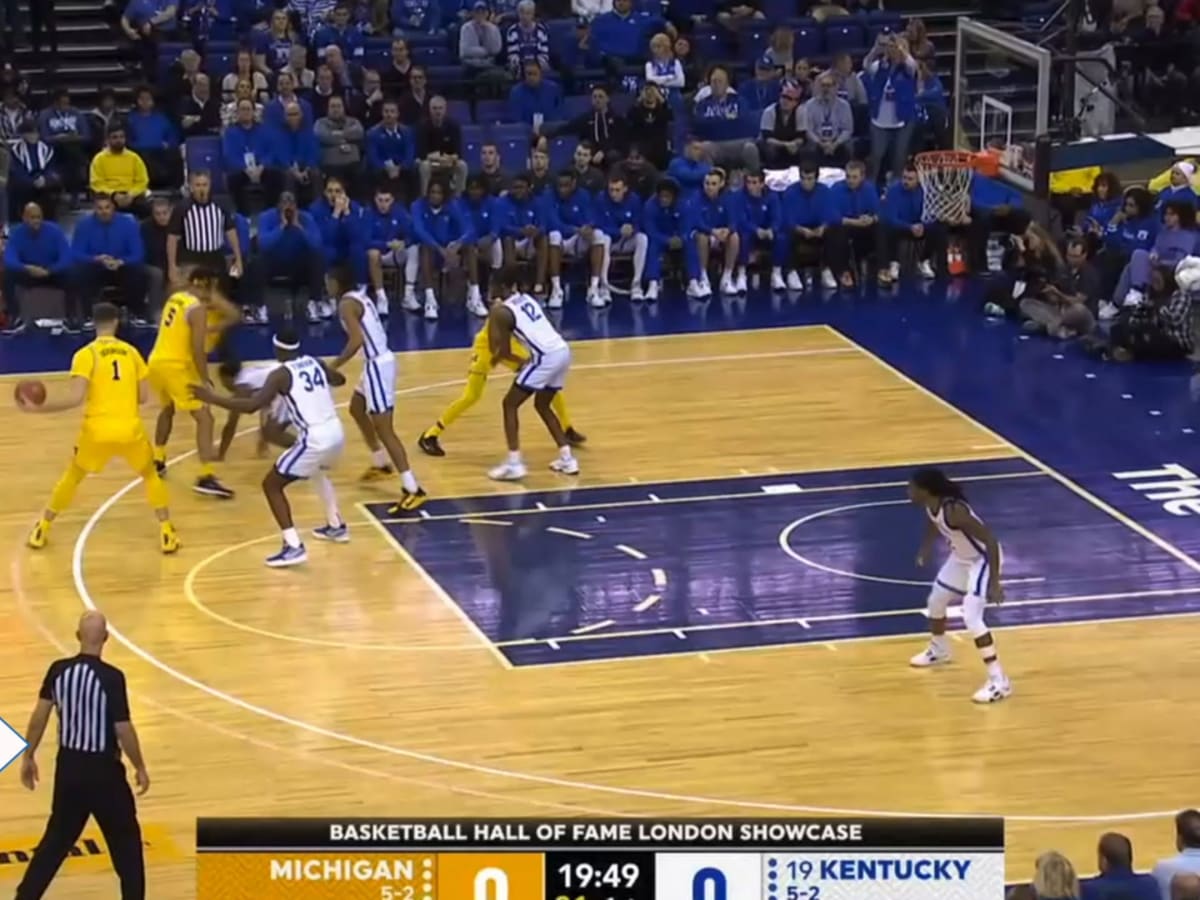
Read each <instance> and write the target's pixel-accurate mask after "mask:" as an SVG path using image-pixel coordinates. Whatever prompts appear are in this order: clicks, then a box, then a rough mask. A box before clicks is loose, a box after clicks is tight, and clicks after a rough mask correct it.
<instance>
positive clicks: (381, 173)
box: [366, 100, 416, 195]
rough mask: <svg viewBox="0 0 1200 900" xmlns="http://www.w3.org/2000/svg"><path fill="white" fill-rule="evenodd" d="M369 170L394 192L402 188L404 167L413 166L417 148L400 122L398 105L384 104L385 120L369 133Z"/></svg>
mask: <svg viewBox="0 0 1200 900" xmlns="http://www.w3.org/2000/svg"><path fill="white" fill-rule="evenodd" d="M366 140H367V171H368V173H369V174H370V175H371V176H372V178H374V179H378V180H379V181H381V182H382V183H384V184H386V185H387V187H388V188H389V189H390V190H391V191H392V193H393V195H394V194H395V193H397V192H399V191H400V189H401V187H402V180H403V178H404V170H405V169H410V168H411V167H412V164H413V161H414V159H415V158H416V147H415V144H414V142H413V138H412V135H411V134H410V133H409V130H408V129H407V128H405V127H404V126H403V125H401V124H400V111H399V104H397V103H396V101H395V100H388V101H386V102H385V103H384V104H383V121H382V122H380V123H379V124H378V125H376V126H375V127H374V128H372V129H371V130H370V131H368V132H367V137H366Z"/></svg>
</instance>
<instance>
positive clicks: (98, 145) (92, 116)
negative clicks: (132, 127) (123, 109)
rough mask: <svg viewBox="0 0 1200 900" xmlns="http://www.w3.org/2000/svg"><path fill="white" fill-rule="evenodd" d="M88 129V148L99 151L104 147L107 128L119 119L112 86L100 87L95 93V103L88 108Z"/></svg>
mask: <svg viewBox="0 0 1200 900" xmlns="http://www.w3.org/2000/svg"><path fill="white" fill-rule="evenodd" d="M87 116H88V131H89V133H90V134H91V139H90V140H89V141H88V149H89V150H90V151H91V152H92V153H99V152H100V150H102V149H103V148H104V142H105V140H106V139H107V136H108V129H109V128H111V127H112V125H113V124H114V123H115V122H119V121H120V117H121V113H120V110H118V109H117V95H116V93H115V92H114V91H113V89H112V88H101V89H100V91H99V92H98V93H97V94H96V105H95V106H94V107H92V108H91V109H89V110H88V113H87Z"/></svg>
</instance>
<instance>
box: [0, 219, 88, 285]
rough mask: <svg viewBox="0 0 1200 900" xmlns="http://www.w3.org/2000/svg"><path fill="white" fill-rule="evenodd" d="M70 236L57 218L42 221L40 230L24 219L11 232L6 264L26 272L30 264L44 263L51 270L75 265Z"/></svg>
mask: <svg viewBox="0 0 1200 900" xmlns="http://www.w3.org/2000/svg"><path fill="white" fill-rule="evenodd" d="M71 262H72V256H71V248H70V246H68V244H67V236H66V234H65V233H63V230H62V229H61V228H59V227H58V225H56V224H55V223H54V222H42V224H41V226H40V227H39V228H38V230H37V231H34V230H33V229H32V228H30V227H29V226H28V225H26V224H24V223H22V224H20V225H17V226H16V227H15V228H12V229H11V230H10V231H9V233H8V246H7V247H5V248H4V268H6V269H8V270H9V271H12V272H24V271H25V267H26V266H41V267H42V268H43V269H48V270H49V271H51V272H55V273H58V272H65V271H66V270H67V268H68V267H69V266H70V265H71Z"/></svg>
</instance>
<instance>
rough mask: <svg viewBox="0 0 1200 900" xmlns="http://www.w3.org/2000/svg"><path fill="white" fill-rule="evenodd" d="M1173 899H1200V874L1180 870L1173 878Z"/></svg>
mask: <svg viewBox="0 0 1200 900" xmlns="http://www.w3.org/2000/svg"><path fill="white" fill-rule="evenodd" d="M1171 900H1200V875H1193V874H1192V873H1190V872H1180V873H1179V874H1178V875H1176V876H1175V877H1174V878H1172V879H1171Z"/></svg>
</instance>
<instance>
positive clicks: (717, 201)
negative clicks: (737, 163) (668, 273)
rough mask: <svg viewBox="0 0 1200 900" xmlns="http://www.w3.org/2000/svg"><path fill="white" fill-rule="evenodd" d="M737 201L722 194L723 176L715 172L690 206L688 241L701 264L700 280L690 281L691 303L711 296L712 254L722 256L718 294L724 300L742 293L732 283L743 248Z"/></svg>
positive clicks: (710, 174)
mask: <svg viewBox="0 0 1200 900" xmlns="http://www.w3.org/2000/svg"><path fill="white" fill-rule="evenodd" d="M740 205H741V204H740V200H738V201H735V200H734V199H733V197H732V196H731V195H730V194H729V192H728V191H726V190H725V173H724V172H722V171H721V170H720V169H714V170H713V171H711V172H709V173H708V175H706V176H705V178H704V186H703V187H702V188H701V191H700V193H699V194H698V195H697V196H696V198H695V200H694V201H693V204H692V210H691V217H692V228H693V231H692V234H691V235H690V237H689V239H690V240H693V241H695V243H696V255H697V258H698V259H699V261H700V278H699V279H697V280H695V281H689V282H688V285H687V295H688V296H689V297H692V298H694V299H698V300H699V299H703V298H705V297H711V296H712V292H713V290H712V284H711V283H710V282H709V279H708V267H709V261H710V256H709V254H710V253H711V252H714V251H717V250H720V251H722V252H723V259H722V265H721V282H720V288H719V290H720V292H721V293H722V294H724V295H725V296H731V295H734V294H738V293H743V292H744V291H745V290H746V287H745V286H744V285H743V286H742V287H740V288H739V286H738V285H737V283H736V281H735V277H736V273H737V269H738V259H739V258H740V257H741V253H742V244H741V240H742V237H741V233H740V230H739V227H738V226H739V219H738V210H739V207H740Z"/></svg>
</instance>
